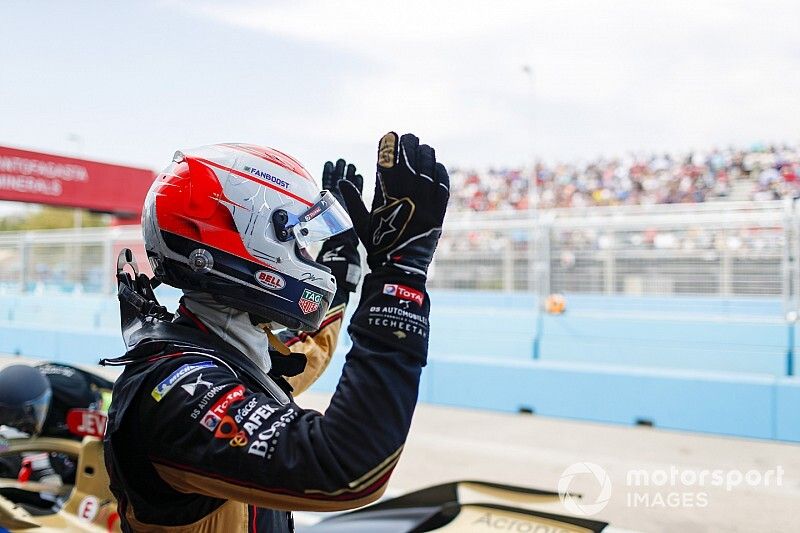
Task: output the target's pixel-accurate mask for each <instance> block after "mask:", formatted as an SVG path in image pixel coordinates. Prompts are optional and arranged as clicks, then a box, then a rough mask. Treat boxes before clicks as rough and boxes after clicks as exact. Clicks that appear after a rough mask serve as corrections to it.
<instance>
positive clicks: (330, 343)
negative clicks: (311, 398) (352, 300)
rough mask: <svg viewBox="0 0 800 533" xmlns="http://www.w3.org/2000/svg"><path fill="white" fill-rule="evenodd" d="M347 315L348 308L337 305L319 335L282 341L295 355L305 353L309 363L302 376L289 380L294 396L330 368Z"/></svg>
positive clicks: (295, 335) (301, 334)
mask: <svg viewBox="0 0 800 533" xmlns="http://www.w3.org/2000/svg"><path fill="white" fill-rule="evenodd" d="M344 311H345V304H343V303H342V304H340V305H337V306H336V307H333V308H331V309H330V310H328V313H327V314H326V315H325V317H324V318H323V319H322V323H321V324H320V327H319V329H318V330H317V331H315V332H313V333H305V332H302V331H299V332H295V331H292V332H287V333H289V335H286V336H283V338H282V339H281V340H283V342H284V343H285V344H286V346H288V347H289V348H290V349H291V350H292V351H293V352H300V353H303V354H305V356H306V359H307V363H306V367H305V369H304V370H303V372H302V373H300V374H298V375H296V376H290V377H287V378H286V380H287V381H288V382H289V385H291V386H292V389H293V394H294V395H295V396H298V395H299V394H301V393H303V392H304V391H306V390H307V389H308V388H309V387H310V386H311V385H313V384H314V382H316V381H317V380H318V379H319V377H320V376H321V375H322V373H323V372H325V369H327V368H328V365H329V364H330V362H331V359H332V358H333V352H335V351H336V345H337V344H338V342H339V333H340V332H341V330H342V322H343V320H344Z"/></svg>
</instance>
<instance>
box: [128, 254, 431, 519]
mask: <svg viewBox="0 0 800 533" xmlns="http://www.w3.org/2000/svg"><path fill="white" fill-rule="evenodd" d="M400 280H402V283H403V284H398V281H400ZM397 287H402V289H403V294H404V295H406V296H407V295H410V298H411V299H410V300H406V299H401V298H399V297H397V296H396V295H395V294H396V293H397V291H396V290H395V289H396V288H397ZM429 307H430V306H429V301H428V296H427V294H426V293H425V290H424V282H423V281H421V280H408V279H404V277H403V276H402V275H400V274H397V273H395V271H394V270H392V269H387V271H386V272H377V273H374V274H371V275H370V276H368V277H367V279H366V280H365V282H364V291H363V295H362V300H361V303H360V305H359V307H358V309H357V310H356V313H355V315H354V317H353V319H352V322H351V325H350V334H351V337H352V339H353V347H352V349H351V350H350V352H349V353H348V355H347V359H346V362H345V366H344V369H343V372H342V376H341V379H340V380H339V384H338V386H337V388H336V391H335V393H334V394H333V397H332V399H331V403H330V406H329V407H328V409H327V410H326V412H325V415H322V414H320V413H319V412H316V411H312V410H304V409H302V408H301V407H299V406H298V405H297V404H295V403H294V402H290V403H288V404H286V405H280V404H279V403H278V402H277V401H276V400H274V399H273V398H271V397H269V396H267V395H265V394H263V393H261V392H258V391H254V390H251V389H250V388H248V387H246V386H245V385H244V384H243V383H242V382H241V381H240V380H239V379H237V378H236V377H235V376H234V375H233V373H232V371H231V370H229V369H227V368H224V367H223V366H222V365H220V364H218V363H215V362H214V361H212V360H208V359H206V360H204V359H203V358H202V357H201V356H198V357H197V358H195V359H188V360H189V361H192V362H191V363H187V364H188V365H189V367H188V368H184V367H186V366H187V365H184V367H181V368H184V370H182V371H181V370H180V369H179V370H174V371H173V372H172V374H170V375H166V376H165V375H164V373H163V372H162V373H161V374H160V375H158V377H157V379H161V380H162V381H161V382H158V383H155V382H154V383H153V384H154V385H155V388H154V389H153V393H152V395H150V396H144V397H143V398H142V400H141V403H140V404H139V424H140V427H141V428H142V433H143V437H144V439H145V445H146V447H147V453H148V456H149V458H150V460H151V462H152V463H153V465H154V466H155V468H156V470H157V472H158V474H159V476H160V477H161V478H162V479H163V480H164V481H165V482H166V483H168V484H169V485H170V486H171V487H173V488H174V489H176V490H178V491H181V492H186V493H196V494H202V495H206V496H210V497H216V498H223V499H232V500H237V501H240V502H244V503H247V504H251V505H257V506H261V507H267V508H271V509H278V510H310V511H332V510H344V509H351V508H354V507H358V506H361V505H365V504H367V503H370V502H372V501H374V500H376V499H377V498H379V497H380V495H381V494H382V493H383V491H384V490H385V487H386V484H387V482H388V479H389V476H390V474H391V472H392V470H393V469H394V467H395V465H396V464H397V461H398V459H399V457H400V452H401V450H402V447H403V444H404V442H405V440H406V437H407V434H408V430H409V426H410V423H411V417H412V414H413V411H414V407H415V405H416V400H417V392H418V387H419V378H420V372H421V368H422V366H424V364H425V361H426V357H427V344H428V343H427V337H428V318H427V317H428V312H429ZM181 372H182V373H181ZM175 376H178V378H176V377H175ZM157 398H158V399H157Z"/></svg>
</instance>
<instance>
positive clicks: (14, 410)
mask: <svg viewBox="0 0 800 533" xmlns="http://www.w3.org/2000/svg"><path fill="white" fill-rule="evenodd" d="M51 396H52V391H51V389H50V382H49V381H48V380H47V378H46V377H44V375H42V373H41V372H39V370H38V369H36V368H33V367H30V366H27V365H11V366H7V367H5V368H4V369H3V370H0V424H2V425H5V426H9V427H13V428H16V429H18V430H19V431H23V432H25V433H27V434H28V435H31V436H33V435H38V434H40V433H41V431H42V427H43V426H44V421H45V418H47V411H48V410H49V408H50V397H51Z"/></svg>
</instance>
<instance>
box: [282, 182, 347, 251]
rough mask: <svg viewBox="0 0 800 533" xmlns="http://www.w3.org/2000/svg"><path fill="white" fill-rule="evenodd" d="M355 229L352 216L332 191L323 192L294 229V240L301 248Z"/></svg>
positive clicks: (301, 216)
mask: <svg viewBox="0 0 800 533" xmlns="http://www.w3.org/2000/svg"><path fill="white" fill-rule="evenodd" d="M352 227H353V222H352V221H351V220H350V215H348V214H347V211H346V210H345V208H344V207H343V206H342V204H340V203H339V202H338V201H337V200H336V197H335V196H333V194H331V192H330V191H327V190H325V191H322V192H321V193H320V195H319V196H318V197H317V201H316V202H315V203H314V204H313V205H312V206H311V207H310V208H309V209H308V210H307V211H306V212H305V213H303V214H302V215H300V217H299V220H298V222H297V223H296V224H295V225H294V226H293V227H292V232H293V234H294V238H295V239H297V244H298V245H299V246H300V247H301V248H308V246H309V245H311V244H312V243H315V242H319V241H324V240H325V239H327V238H329V237H333V236H334V235H338V234H339V233H342V232H343V231H347V230H349V229H350V228H352Z"/></svg>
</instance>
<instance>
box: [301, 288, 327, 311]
mask: <svg viewBox="0 0 800 533" xmlns="http://www.w3.org/2000/svg"><path fill="white" fill-rule="evenodd" d="M321 301H322V295H321V294H320V293H318V292H314V291H312V290H309V289H305V290H303V296H301V297H300V300H299V301H298V302H297V305H298V306H300V310H301V311H303V314H306V315H307V314H309V313H313V312H314V311H316V310H317V309H319V303H320V302H321Z"/></svg>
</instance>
